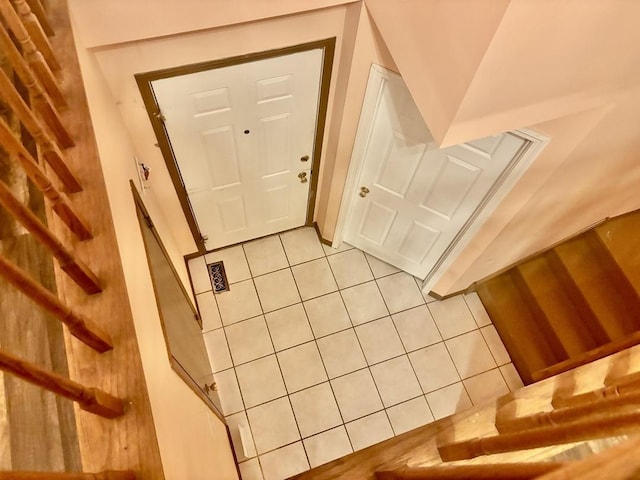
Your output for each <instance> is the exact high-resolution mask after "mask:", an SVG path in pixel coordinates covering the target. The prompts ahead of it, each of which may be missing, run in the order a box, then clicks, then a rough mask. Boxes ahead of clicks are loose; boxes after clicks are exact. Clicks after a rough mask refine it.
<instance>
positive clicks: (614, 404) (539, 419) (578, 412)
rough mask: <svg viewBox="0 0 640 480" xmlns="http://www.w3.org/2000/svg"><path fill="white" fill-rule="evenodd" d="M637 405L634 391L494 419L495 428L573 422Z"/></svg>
mask: <svg viewBox="0 0 640 480" xmlns="http://www.w3.org/2000/svg"><path fill="white" fill-rule="evenodd" d="M639 405H640V391H634V392H630V393H626V394H622V395H618V396H615V397H612V398H602V399H599V400H595V401H593V402H591V403H588V404H584V405H578V406H574V407H566V408H559V409H556V410H552V411H550V412H540V413H536V414H534V415H527V416H524V417H519V418H514V419H511V420H507V421H501V422H498V421H496V428H497V429H498V432H500V433H510V432H521V431H523V430H529V429H531V428H538V427H544V426H549V425H558V424H561V423H566V422H573V421H576V420H579V419H581V418H586V417H589V416H597V415H599V414H601V413H602V412H606V411H608V412H613V411H614V410H620V409H623V408H625V407H634V408H637V407H638V406H639Z"/></svg>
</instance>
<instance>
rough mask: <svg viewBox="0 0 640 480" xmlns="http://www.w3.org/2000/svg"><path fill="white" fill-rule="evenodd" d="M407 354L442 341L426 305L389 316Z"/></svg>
mask: <svg viewBox="0 0 640 480" xmlns="http://www.w3.org/2000/svg"><path fill="white" fill-rule="evenodd" d="M391 318H392V319H393V323H394V324H395V326H396V329H397V330H398V334H399V335H400V340H402V344H403V345H404V348H405V349H406V350H407V352H411V351H413V350H418V349H419V348H423V347H427V346H429V345H433V344H434V343H438V342H441V341H442V337H441V336H440V332H438V328H437V327H436V324H435V322H434V321H433V317H432V316H431V313H430V312H429V309H428V308H427V307H426V305H420V306H419V307H415V308H411V309H409V310H405V311H404V312H399V313H394V314H393V315H391Z"/></svg>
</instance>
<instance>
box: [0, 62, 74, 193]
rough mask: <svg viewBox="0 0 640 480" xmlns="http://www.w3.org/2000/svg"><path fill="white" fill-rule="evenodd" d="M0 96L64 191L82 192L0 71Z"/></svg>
mask: <svg viewBox="0 0 640 480" xmlns="http://www.w3.org/2000/svg"><path fill="white" fill-rule="evenodd" d="M0 95H2V97H3V98H4V100H5V101H6V102H7V104H8V105H9V106H10V107H11V109H12V110H13V111H14V113H15V114H16V115H17V116H18V118H19V119H20V121H21V122H22V124H23V125H24V126H25V127H26V129H27V130H28V131H29V133H30V134H31V135H32V136H33V138H34V139H35V140H36V142H37V143H38V145H40V147H41V149H42V155H43V157H44V159H45V160H46V161H47V163H48V164H49V165H50V166H51V168H52V170H53V171H54V172H55V173H56V175H57V176H58V178H59V179H60V180H61V181H62V183H63V184H64V186H65V187H66V189H67V190H68V191H70V192H79V191H81V190H82V187H81V186H80V182H78V180H77V179H76V177H75V175H74V174H73V173H71V170H69V167H68V166H67V164H66V163H65V160H64V156H63V154H62V152H61V151H60V149H59V148H58V146H57V145H56V144H55V143H54V142H53V140H52V139H51V138H50V137H49V134H48V133H47V132H46V131H45V130H44V129H43V128H42V127H41V126H40V122H39V121H38V119H37V118H36V116H35V115H34V114H33V112H32V111H31V110H30V109H29V107H28V106H27V104H26V103H25V102H24V100H22V97H21V96H20V94H19V93H18V92H17V90H16V89H15V87H14V86H13V83H11V80H9V78H8V77H7V75H6V74H5V73H4V71H3V70H1V69H0Z"/></svg>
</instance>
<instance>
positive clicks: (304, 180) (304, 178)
mask: <svg viewBox="0 0 640 480" xmlns="http://www.w3.org/2000/svg"><path fill="white" fill-rule="evenodd" d="M298 178H299V179H300V183H307V182H308V181H309V179H308V178H307V172H300V173H299V174H298Z"/></svg>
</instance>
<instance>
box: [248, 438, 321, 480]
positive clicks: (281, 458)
mask: <svg viewBox="0 0 640 480" xmlns="http://www.w3.org/2000/svg"><path fill="white" fill-rule="evenodd" d="M260 463H261V464H262V473H263V474H264V480H283V479H285V478H289V477H292V476H294V475H296V474H298V473H302V472H304V471H306V470H309V462H308V461H307V456H306V455H305V453H304V448H303V446H302V442H296V443H294V444H292V445H287V446H286V447H282V448H279V449H278V450H275V451H273V452H269V453H266V454H264V455H260Z"/></svg>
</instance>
